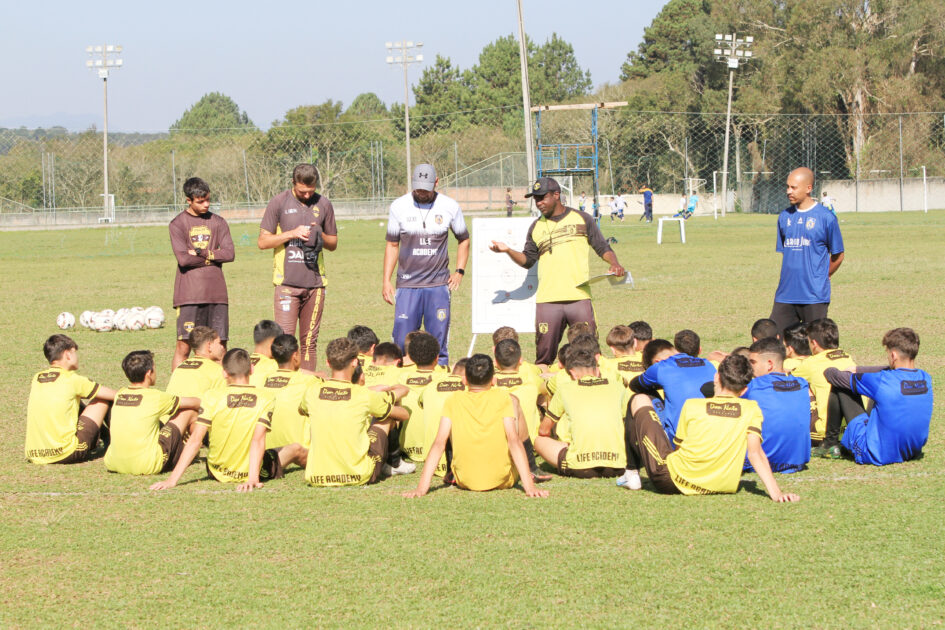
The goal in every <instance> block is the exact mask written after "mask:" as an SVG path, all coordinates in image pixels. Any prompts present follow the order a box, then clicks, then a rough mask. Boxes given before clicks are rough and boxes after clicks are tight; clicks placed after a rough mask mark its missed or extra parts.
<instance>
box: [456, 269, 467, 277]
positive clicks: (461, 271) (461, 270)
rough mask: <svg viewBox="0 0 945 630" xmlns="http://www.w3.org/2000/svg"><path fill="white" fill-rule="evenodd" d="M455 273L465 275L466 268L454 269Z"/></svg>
mask: <svg viewBox="0 0 945 630" xmlns="http://www.w3.org/2000/svg"><path fill="white" fill-rule="evenodd" d="M456 273H458V274H459V275H461V276H465V275H466V270H465V269H457V270H456Z"/></svg>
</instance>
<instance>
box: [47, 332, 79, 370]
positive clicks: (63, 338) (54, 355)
mask: <svg viewBox="0 0 945 630" xmlns="http://www.w3.org/2000/svg"><path fill="white" fill-rule="evenodd" d="M78 349H79V344H77V343H76V342H74V341H73V340H72V337H70V336H69V335H61V334H59V335H52V336H51V337H50V338H49V339H47V340H46V342H45V343H44V344H43V354H44V355H45V356H46V360H47V361H49V362H50V363H52V362H53V361H58V360H59V359H61V358H62V353H63V352H65V351H66V350H78Z"/></svg>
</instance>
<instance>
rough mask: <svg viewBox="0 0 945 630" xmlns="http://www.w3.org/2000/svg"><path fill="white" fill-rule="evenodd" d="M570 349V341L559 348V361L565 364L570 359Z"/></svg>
mask: <svg viewBox="0 0 945 630" xmlns="http://www.w3.org/2000/svg"><path fill="white" fill-rule="evenodd" d="M570 351H571V344H569V343H566V344H563V345H562V346H561V347H560V348H558V355H557V357H556V358H557V359H558V363H560V364H561V365H564V364H565V362H566V361H567V360H568V352H570Z"/></svg>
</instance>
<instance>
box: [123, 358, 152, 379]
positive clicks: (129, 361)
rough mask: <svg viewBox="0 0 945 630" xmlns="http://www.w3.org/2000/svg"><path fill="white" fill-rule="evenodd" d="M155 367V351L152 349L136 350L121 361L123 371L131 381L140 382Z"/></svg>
mask: <svg viewBox="0 0 945 630" xmlns="http://www.w3.org/2000/svg"><path fill="white" fill-rule="evenodd" d="M153 369H154V353H153V352H151V351H150V350H134V351H132V352H129V353H128V354H126V355H125V358H124V359H122V361H121V371H122V372H124V373H125V376H127V377H128V382H129V383H140V382H142V381H144V377H145V376H147V375H148V372H150V371H151V370H153Z"/></svg>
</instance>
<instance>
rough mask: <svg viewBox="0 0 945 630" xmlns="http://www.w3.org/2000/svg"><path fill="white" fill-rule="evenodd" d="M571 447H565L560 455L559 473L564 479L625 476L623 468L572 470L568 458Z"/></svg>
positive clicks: (599, 467) (606, 467)
mask: <svg viewBox="0 0 945 630" xmlns="http://www.w3.org/2000/svg"><path fill="white" fill-rule="evenodd" d="M569 448H570V447H569V446H565V447H564V448H563V449H561V452H560V453H558V472H560V473H561V476H562V477H575V478H577V479H598V478H601V477H619V476H620V475H622V474H623V468H611V467H609V466H595V467H593V468H571V467H570V466H568V462H567V459H566V457H567V456H568V449H569Z"/></svg>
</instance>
